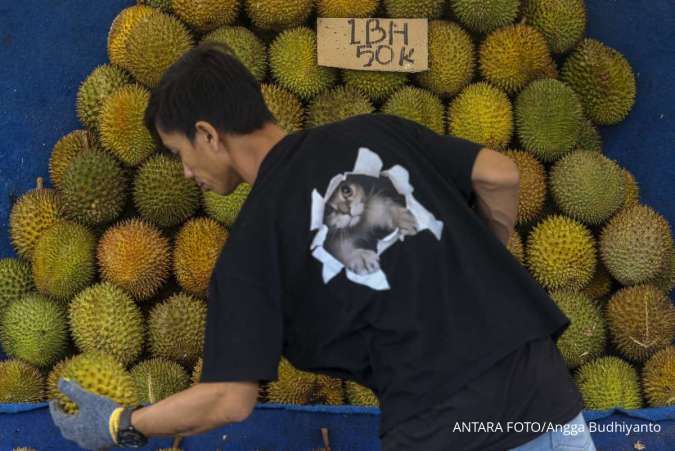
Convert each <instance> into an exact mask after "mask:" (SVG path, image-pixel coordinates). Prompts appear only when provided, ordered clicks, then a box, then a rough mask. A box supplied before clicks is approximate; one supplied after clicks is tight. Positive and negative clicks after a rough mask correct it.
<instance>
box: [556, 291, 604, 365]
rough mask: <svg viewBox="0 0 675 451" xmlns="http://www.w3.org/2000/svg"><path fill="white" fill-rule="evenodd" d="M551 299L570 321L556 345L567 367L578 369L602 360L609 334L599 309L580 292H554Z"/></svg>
mask: <svg viewBox="0 0 675 451" xmlns="http://www.w3.org/2000/svg"><path fill="white" fill-rule="evenodd" d="M550 296H551V298H552V299H553V300H554V301H555V303H556V305H557V306H558V307H559V308H560V310H562V312H563V313H564V314H565V316H567V317H568V318H569V319H570V321H571V324H570V326H569V327H568V328H567V329H566V330H565V332H563V334H562V335H561V336H560V338H558V341H557V342H556V345H557V347H558V350H559V351H560V354H561V355H562V357H563V359H565V363H566V364H567V366H568V367H569V368H576V367H578V366H580V365H583V364H584V363H587V362H590V361H591V360H593V359H595V358H598V357H600V356H601V355H602V354H603V352H604V350H605V343H606V340H607V334H606V331H605V320H604V319H603V316H602V313H601V311H600V309H599V308H598V306H596V305H595V304H593V302H592V300H591V298H589V297H588V296H586V295H584V294H582V293H579V292H574V291H565V290H554V291H552V292H551V293H550Z"/></svg>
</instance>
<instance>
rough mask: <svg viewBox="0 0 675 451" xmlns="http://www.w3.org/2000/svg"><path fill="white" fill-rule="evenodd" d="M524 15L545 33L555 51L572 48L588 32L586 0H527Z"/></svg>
mask: <svg viewBox="0 0 675 451" xmlns="http://www.w3.org/2000/svg"><path fill="white" fill-rule="evenodd" d="M523 15H524V16H525V18H526V19H527V23H528V24H530V25H532V26H534V27H537V28H538V29H539V30H540V31H541V32H542V33H543V34H544V36H545V37H546V41H547V42H548V45H549V47H550V48H551V51H552V52H553V53H564V52H567V51H568V50H571V49H572V48H574V46H576V45H577V43H578V42H579V41H580V40H581V39H582V38H583V37H584V34H585V33H586V5H585V4H584V0H565V1H551V0H525V2H524V4H523Z"/></svg>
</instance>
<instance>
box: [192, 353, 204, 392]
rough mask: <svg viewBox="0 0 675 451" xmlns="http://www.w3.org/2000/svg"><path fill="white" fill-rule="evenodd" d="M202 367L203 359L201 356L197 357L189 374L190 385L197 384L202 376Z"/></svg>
mask: <svg viewBox="0 0 675 451" xmlns="http://www.w3.org/2000/svg"><path fill="white" fill-rule="evenodd" d="M203 369H204V359H203V358H202V357H200V358H198V359H197V363H195V366H194V368H193V369H192V374H191V376H190V382H191V384H192V385H195V384H198V383H199V381H200V380H201V378H202V370H203Z"/></svg>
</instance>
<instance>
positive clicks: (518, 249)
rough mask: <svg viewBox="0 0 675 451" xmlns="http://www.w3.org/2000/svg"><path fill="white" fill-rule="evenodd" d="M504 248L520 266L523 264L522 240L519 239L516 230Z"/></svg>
mask: <svg viewBox="0 0 675 451" xmlns="http://www.w3.org/2000/svg"><path fill="white" fill-rule="evenodd" d="M506 248H507V249H508V250H509V252H511V254H512V255H513V256H514V257H515V258H516V260H518V263H520V264H521V265H524V264H525V245H524V244H523V239H522V238H521V237H520V233H518V231H517V230H514V231H513V233H512V234H511V238H509V242H508V244H507V246H506Z"/></svg>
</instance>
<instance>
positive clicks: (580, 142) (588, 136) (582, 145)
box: [575, 119, 602, 153]
mask: <svg viewBox="0 0 675 451" xmlns="http://www.w3.org/2000/svg"><path fill="white" fill-rule="evenodd" d="M575 149H576V150H589V151H591V152H599V153H602V136H600V132H599V131H598V128H597V127H596V126H595V125H594V124H593V122H591V121H590V120H589V119H584V120H582V121H581V127H580V128H579V138H578V139H577V143H576V145H575Z"/></svg>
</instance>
